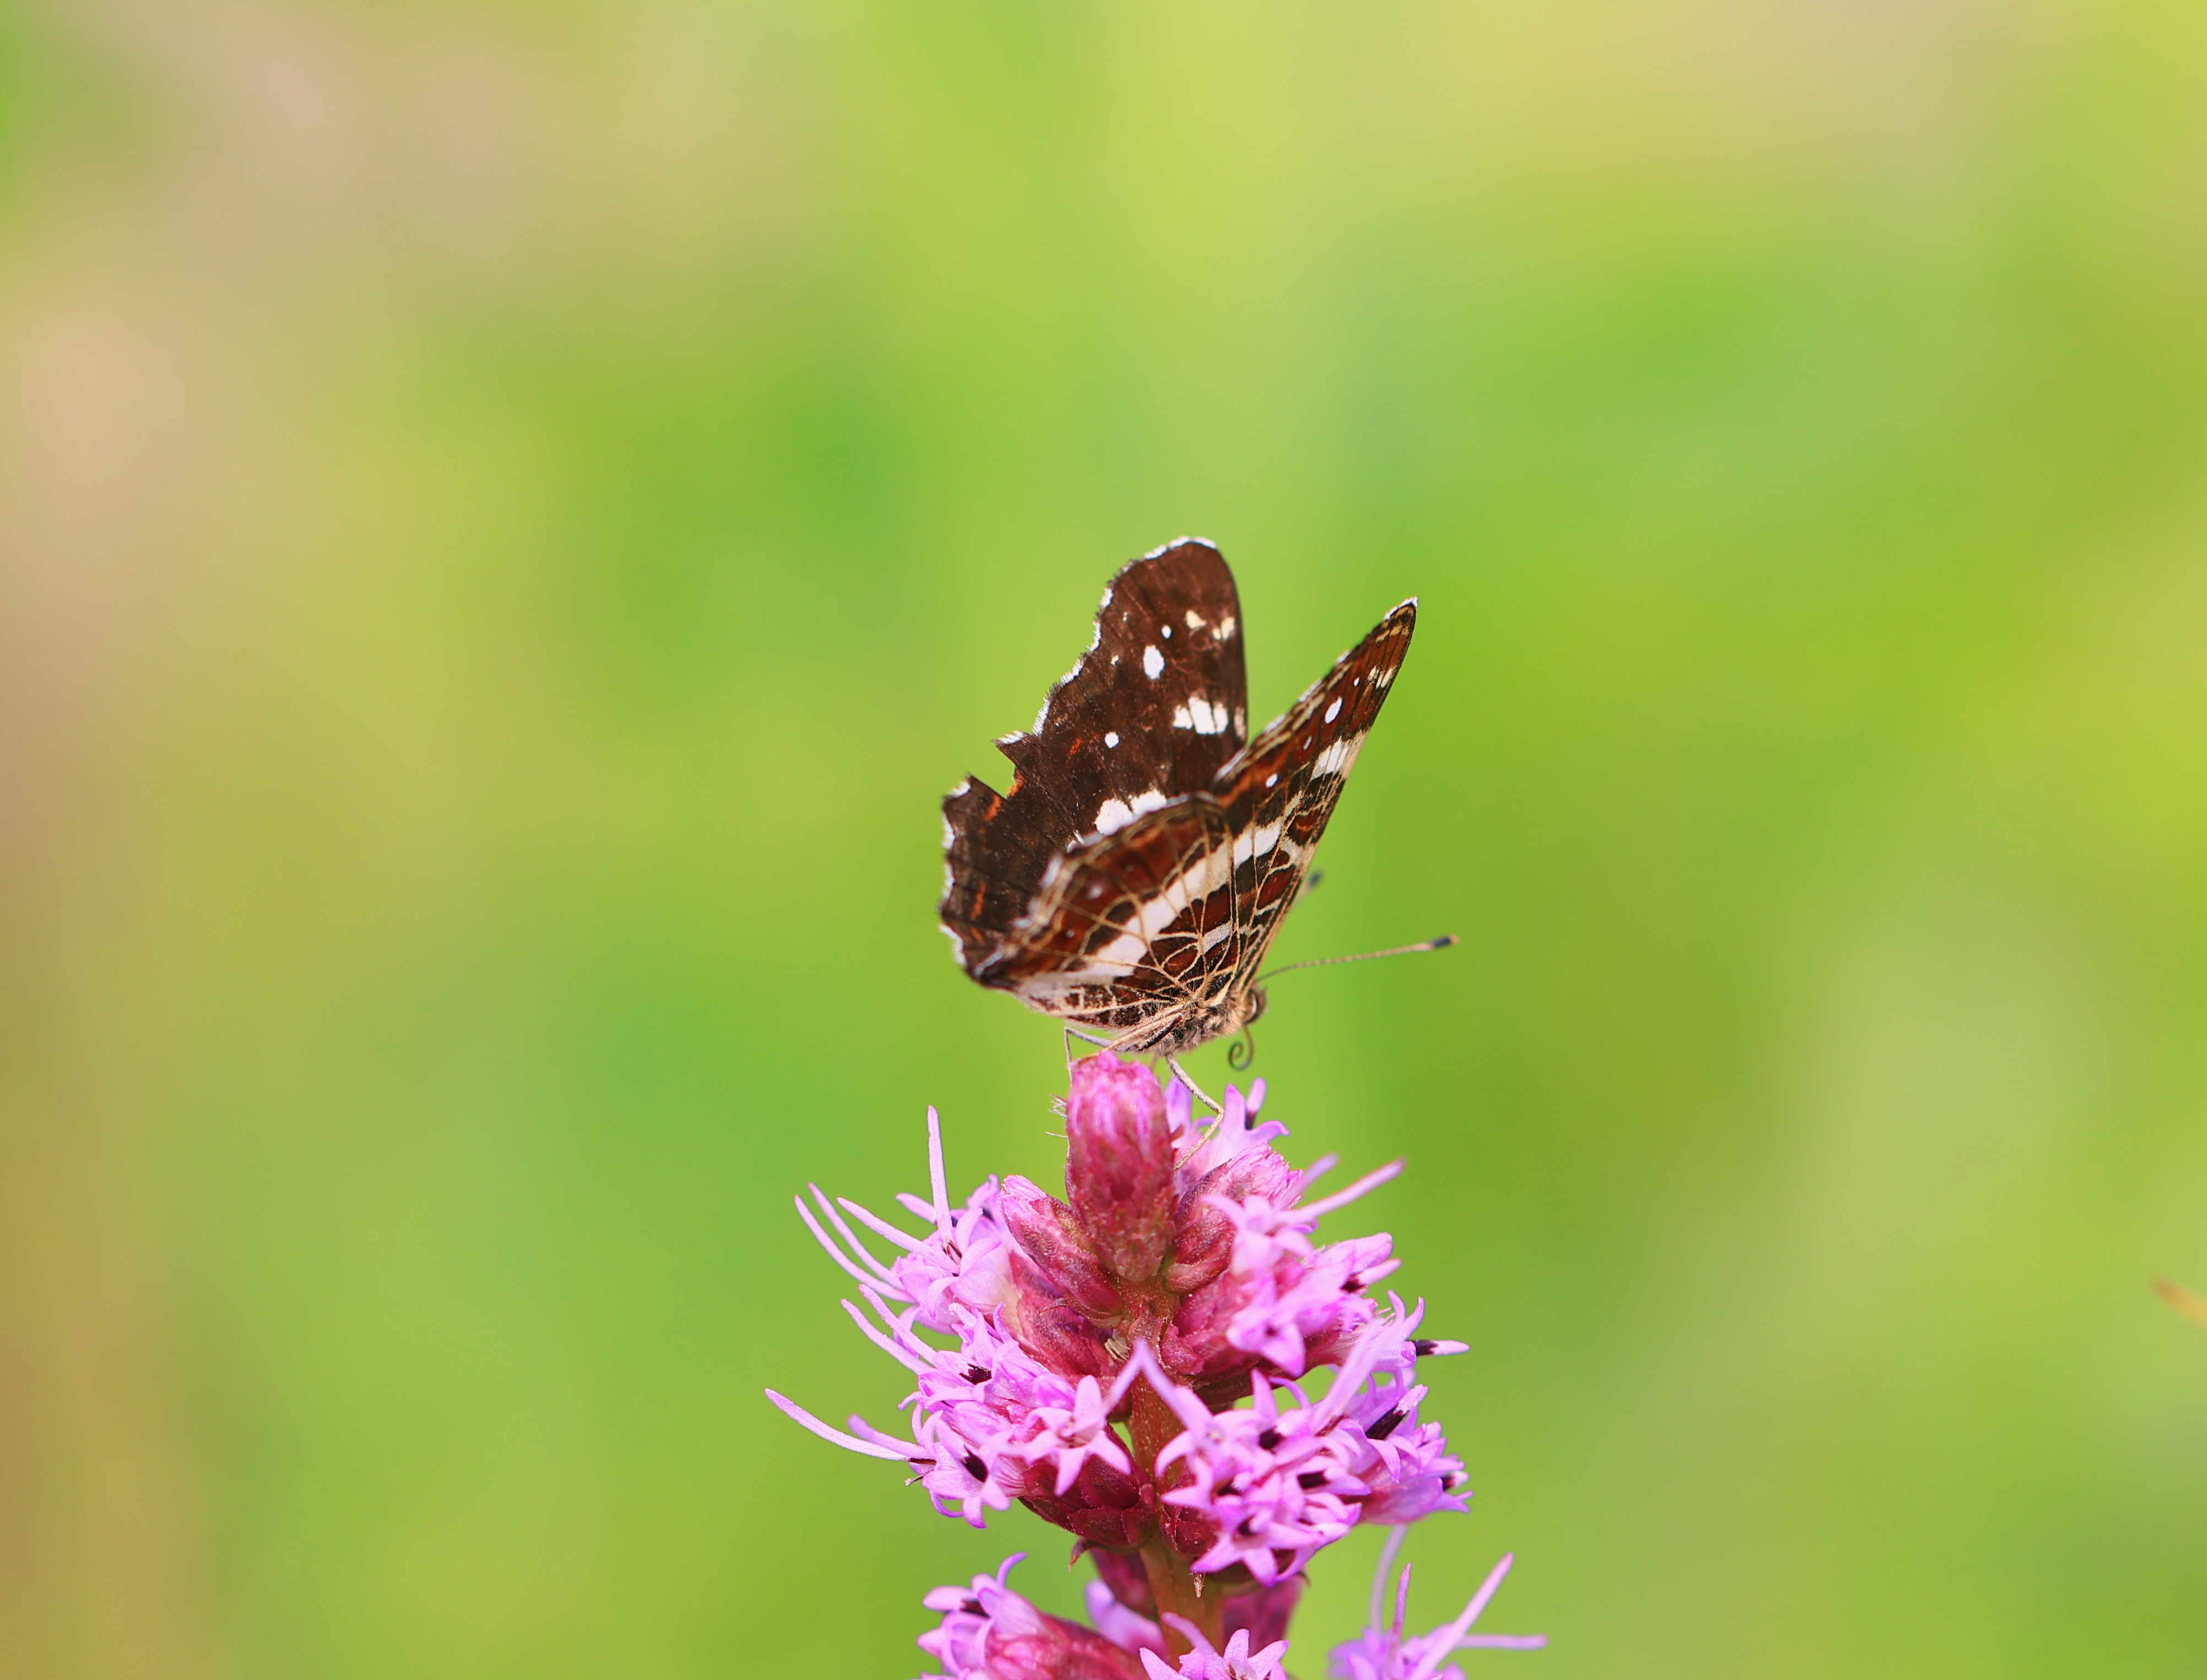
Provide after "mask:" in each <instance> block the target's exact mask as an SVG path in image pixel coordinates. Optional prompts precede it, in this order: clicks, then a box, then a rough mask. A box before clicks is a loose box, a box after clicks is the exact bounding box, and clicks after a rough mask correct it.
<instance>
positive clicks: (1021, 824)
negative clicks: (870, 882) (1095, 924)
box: [942, 538, 1248, 977]
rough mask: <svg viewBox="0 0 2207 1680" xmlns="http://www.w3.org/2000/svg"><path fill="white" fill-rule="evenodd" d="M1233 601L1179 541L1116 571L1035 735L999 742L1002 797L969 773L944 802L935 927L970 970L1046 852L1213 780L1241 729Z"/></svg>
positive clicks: (1208, 554) (983, 960) (1196, 551)
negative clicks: (1004, 762)
mask: <svg viewBox="0 0 2207 1680" xmlns="http://www.w3.org/2000/svg"><path fill="white" fill-rule="evenodd" d="M1247 726H1248V682H1247V676H1246V675H1245V667H1244V665H1243V661H1242V654H1241V602H1240V600H1239V598H1238V597H1237V595H1235V589H1234V574H1233V573H1232V572H1231V571H1229V570H1227V566H1226V562H1225V560H1224V559H1222V558H1221V557H1220V555H1219V553H1218V551H1217V549H1216V548H1214V547H1211V545H1210V544H1209V543H1207V542H1202V541H1193V540H1190V539H1186V538H1183V539H1182V540H1181V541H1178V542H1175V543H1170V544H1168V545H1167V546H1166V547H1163V548H1160V549H1157V550H1156V551H1155V552H1153V553H1148V554H1145V555H1144V556H1143V557H1142V558H1141V559H1138V560H1135V561H1133V562H1131V563H1130V564H1128V565H1126V566H1124V567H1122V568H1121V570H1120V572H1119V575H1118V576H1117V577H1114V578H1113V579H1112V580H1111V584H1110V587H1109V589H1106V590H1104V592H1103V605H1102V606H1101V607H1098V610H1097V614H1096V633H1095V637H1094V639H1093V640H1092V643H1091V644H1090V647H1089V649H1088V651H1087V652H1086V653H1085V654H1083V655H1081V656H1080V661H1078V662H1077V663H1076V664H1075V665H1074V667H1073V669H1072V670H1071V671H1070V672H1068V673H1067V674H1066V675H1065V677H1064V678H1063V679H1061V680H1060V681H1059V682H1058V684H1057V685H1056V687H1054V688H1052V689H1051V690H1050V697H1049V698H1048V699H1046V700H1044V702H1043V706H1042V710H1041V712H1040V713H1039V714H1038V715H1037V716H1036V718H1035V725H1034V727H1033V729H1032V730H1026V731H1021V732H1018V733H1015V734H1011V735H1007V736H1005V737H1003V738H1002V739H1000V740H999V741H998V742H997V743H996V745H997V748H998V750H1001V751H1002V753H1003V754H1004V756H1006V757H1007V758H1008V759H1010V760H1011V761H1012V765H1013V768H1014V771H1015V772H1016V774H1015V775H1014V779H1013V782H1012V786H1011V791H1010V792H1008V793H998V792H996V790H995V789H994V788H991V787H990V786H988V785H987V784H986V783H985V782H983V781H981V780H979V779H978V778H975V777H968V778H967V779H966V781H965V782H963V783H962V784H960V786H959V787H957V788H956V789H955V790H954V791H953V792H952V793H951V794H950V796H949V798H947V799H946V800H945V801H944V802H943V816H944V818H945V829H946V848H947V851H948V866H949V882H948V887H947V888H946V890H945V892H944V895H943V900H942V921H943V926H944V927H945V929H947V930H948V931H949V933H950V935H951V936H952V937H953V938H954V940H955V941H956V942H957V943H958V948H959V960H960V962H961V963H963V964H964V965H965V966H966V970H967V972H969V973H974V974H976V975H977V977H978V972H979V971H980V968H981V967H982V966H986V965H987V964H988V962H989V961H990V957H991V955H992V954H995V953H996V952H997V951H998V950H999V948H1000V947H1001V946H1002V944H1003V942H1004V941H1006V940H1007V939H1008V938H1009V937H1010V936H1011V932H1012V927H1013V924H1014V923H1015V922H1017V921H1019V920H1020V918H1022V917H1023V916H1024V915H1025V914H1026V912H1027V910H1028V909H1029V908H1030V906H1031V905H1032V902H1033V900H1034V895H1035V893H1036V891H1037V889H1038V887H1039V885H1040V882H1041V881H1042V878H1043V876H1044V872H1045V870H1047V869H1048V868H1049V866H1050V860H1051V859H1052V858H1056V857H1057V856H1058V855H1059V854H1060V853H1062V852H1064V851H1065V849H1066V848H1067V847H1068V846H1071V845H1072V844H1073V843H1074V841H1076V840H1080V839H1081V838H1082V837H1083V836H1086V835H1089V834H1098V833H1110V832H1113V831H1115V830H1116V829H1118V828H1122V827H1124V826H1125V825H1126V824H1127V823H1128V822H1131V821H1133V818H1134V817H1136V816H1139V815H1141V814H1142V813H1143V812H1145V811H1149V810H1156V809H1157V807H1158V806H1160V805H1162V804H1164V803H1165V802H1166V801H1167V800H1169V799H1171V798H1175V797H1176V796H1178V795H1180V794H1182V793H1185V792H1191V791H1194V790H1198V789H1206V788H1208V787H1209V786H1211V780H1212V779H1213V777H1215V776H1216V775H1217V772H1218V770H1219V768H1220V767H1221V766H1222V765H1223V764H1224V763H1226V762H1227V761H1228V760H1229V759H1230V758H1232V757H1233V756H1234V755H1235V753H1236V752H1238V751H1240V750H1241V744H1242V742H1243V740H1244V739H1245V738H1246V737H1247Z"/></svg>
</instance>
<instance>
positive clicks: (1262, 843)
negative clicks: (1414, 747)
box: [1217, 601, 1418, 984]
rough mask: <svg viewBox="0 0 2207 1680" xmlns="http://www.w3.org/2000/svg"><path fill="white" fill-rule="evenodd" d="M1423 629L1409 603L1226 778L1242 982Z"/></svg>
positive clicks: (1272, 727)
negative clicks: (1417, 631) (1415, 634)
mask: <svg viewBox="0 0 2207 1680" xmlns="http://www.w3.org/2000/svg"><path fill="white" fill-rule="evenodd" d="M1417 622H1418V604H1417V602H1416V601H1404V602H1403V604H1402V605H1401V606H1400V607H1397V608H1396V609H1395V610H1394V611H1393V612H1391V613H1389V614H1388V615H1387V616H1386V617H1385V618H1384V619H1381V620H1380V621H1379V624H1378V625H1375V626H1374V627H1373V631H1372V633H1371V634H1370V635H1369V636H1367V637H1365V638H1364V639H1363V640H1362V641H1361V642H1360V643H1357V644H1356V645H1355V647H1354V648H1352V649H1349V651H1348V652H1347V653H1345V654H1343V655H1342V656H1341V657H1340V659H1338V660H1337V661H1335V662H1334V667H1333V669H1332V670H1331V671H1329V672H1328V673H1326V674H1325V677H1324V679H1321V680H1320V681H1319V682H1318V683H1317V684H1315V685H1313V687H1312V688H1311V690H1310V691H1309V692H1307V694H1305V695H1304V696H1303V697H1302V698H1301V700H1298V701H1297V702H1295V705H1294V706H1292V707H1291V708H1289V710H1288V711H1287V712H1286V714H1283V716H1281V717H1278V718H1276V719H1274V720H1272V721H1271V723H1269V724H1267V725H1266V726H1265V731H1264V732H1263V733H1262V734H1261V735H1259V736H1258V738H1256V739H1255V740H1254V741H1252V742H1251V743H1250V744H1249V747H1248V750H1247V751H1246V752H1244V753H1243V754H1242V755H1241V756H1240V757H1238V758H1236V759H1235V760H1234V761H1233V762H1231V763H1229V764H1228V765H1227V766H1226V768H1224V769H1223V770H1222V771H1221V772H1220V773H1219V777H1218V787H1217V793H1218V798H1219V803H1220V804H1222V805H1223V807H1224V808H1225V810H1226V817H1227V821H1228V822H1229V824H1230V825H1231V826H1232V828H1233V830H1234V834H1235V849H1234V864H1235V870H1234V882H1235V903H1236V905H1237V906H1238V913H1239V916H1240V918H1241V924H1242V933H1241V938H1240V941H1239V946H1240V949H1239V952H1238V958H1239V965H1240V976H1241V983H1245V984H1246V983H1250V982H1251V981H1252V980H1253V978H1254V976H1255V974H1256V971H1257V966H1258V965H1259V963H1261V962H1262V961H1263V960H1264V958H1265V949H1266V948H1268V947H1269V946H1270V945H1271V942H1272V936H1273V934H1274V933H1275V932H1277V930H1278V928H1279V923H1280V918H1281V917H1282V916H1283V914H1285V913H1286V911H1287V908H1288V906H1289V905H1290V904H1292V903H1294V902H1295V894H1296V892H1297V890H1298V889H1299V888H1301V884H1302V881H1303V876H1304V874H1305V872H1306V871H1307V870H1308V869H1309V867H1310V861H1311V855H1312V853H1313V852H1316V851H1317V850H1318V842H1319V836H1320V835H1321V834H1324V833H1325V825H1326V822H1327V820H1328V819H1329V818H1331V816H1332V815H1333V807H1334V805H1335V804H1336V802H1337V801H1338V800H1339V799H1340V798H1341V790H1342V788H1343V786H1344V785H1345V784H1346V783H1347V781H1348V780H1349V771H1350V770H1351V769H1352V768H1354V767H1355V763H1356V755H1357V754H1358V753H1359V752H1360V751H1361V750H1363V746H1364V738H1365V737H1366V736H1367V735H1369V734H1370V733H1371V732H1372V726H1373V722H1374V721H1375V720H1377V719H1378V718H1379V708H1380V707H1381V706H1383V705H1384V704H1385V703H1386V700H1387V693H1388V691H1389V690H1390V689H1391V688H1392V687H1393V686H1394V683H1395V676H1396V673H1397V672H1399V671H1400V670H1401V669H1402V668H1403V656H1404V655H1406V654H1408V653H1409V650H1410V634H1411V632H1412V631H1415V629H1416V628H1417Z"/></svg>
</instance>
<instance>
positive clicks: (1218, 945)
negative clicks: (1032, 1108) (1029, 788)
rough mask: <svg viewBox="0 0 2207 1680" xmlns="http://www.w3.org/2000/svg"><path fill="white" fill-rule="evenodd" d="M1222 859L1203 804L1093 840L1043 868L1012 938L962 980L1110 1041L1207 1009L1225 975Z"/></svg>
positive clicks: (1189, 798) (1220, 831)
mask: <svg viewBox="0 0 2207 1680" xmlns="http://www.w3.org/2000/svg"><path fill="white" fill-rule="evenodd" d="M1233 850H1234V833H1233V830H1232V828H1230V827H1229V824H1228V822H1227V819H1226V813H1225V812H1224V811H1223V810H1221V809H1220V807H1219V805H1218V803H1217V800H1215V799H1213V798H1211V796H1210V795H1209V794H1207V793H1196V794H1188V795H1183V796H1182V797H1181V798H1177V799H1175V800H1173V801H1171V802H1170V803H1169V804H1165V805H1163V806H1161V807H1160V808H1158V809H1157V810H1151V811H1145V813H1143V815H1141V816H1138V817H1136V818H1135V819H1134V820H1133V822H1129V823H1127V825H1126V826H1125V827H1123V828H1119V829H1117V830H1115V832H1113V833H1111V834H1101V835H1095V836H1092V837H1091V838H1090V839H1088V840H1086V841H1084V842H1082V843H1081V844H1080V845H1078V846H1074V847H1073V848H1072V849H1071V850H1069V851H1068V852H1064V853H1062V855H1060V856H1059V857H1057V858H1054V859H1053V860H1052V861H1051V864H1050V869H1049V870H1048V871H1047V872H1046V873H1045V874H1044V878H1043V882H1042V886H1041V889H1040V890H1039V891H1038V893H1037V894H1036V895H1035V899H1034V903H1033V906H1032V909H1031V910H1030V911H1029V912H1028V914H1027V915H1026V917H1025V918H1022V919H1021V921H1020V924H1019V925H1018V926H1017V927H1016V928H1015V929H1014V938H1013V939H1012V940H1011V941H1009V942H1008V943H1007V946H1006V948H1004V950H1003V951H1002V953H1001V954H999V955H998V956H997V957H996V959H995V960H992V961H990V962H988V963H984V965H983V966H982V967H981V968H979V969H978V970H976V971H975V972H974V974H973V978H975V979H977V980H978V981H980V982H981V983H983V984H984V985H1001V986H1004V987H1006V988H1007V989H1009V990H1011V991H1014V992H1015V993H1016V994H1018V995H1019V997H1020V1000H1021V1001H1023V1002H1026V1003H1027V1004H1028V1005H1030V1006H1031V1007H1034V1008H1037V1009H1039V1010H1042V1011H1043V1012H1044V1013H1046V1014H1052V1015H1056V1016H1059V1017H1061V1018H1062V1019H1066V1020H1070V1021H1076V1022H1080V1023H1081V1024H1084V1025H1090V1026H1096V1027H1109V1028H1113V1029H1117V1030H1125V1029H1127V1028H1130V1027H1135V1026H1139V1025H1141V1024H1142V1023H1144V1022H1145V1021H1147V1020H1151V1019H1157V1018H1160V1017H1163V1016H1169V1015H1175V1014H1176V1013H1181V1012H1184V1011H1185V1010H1186V1009H1187V1007H1190V1006H1192V1005H1195V1004H1198V1003H1200V1002H1201V1001H1205V1000H1206V999H1209V998H1211V997H1214V996H1216V995H1217V993H1218V992H1219V991H1221V990H1222V989H1223V988H1224V987H1225V986H1226V985H1227V984H1228V983H1230V981H1231V979H1232V977H1233V972H1234V966H1235V944H1234V936H1235V930H1236V924H1235V916H1234V883H1233V863H1232V858H1233Z"/></svg>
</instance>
